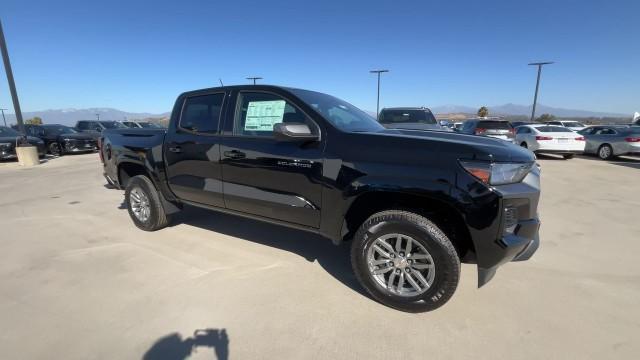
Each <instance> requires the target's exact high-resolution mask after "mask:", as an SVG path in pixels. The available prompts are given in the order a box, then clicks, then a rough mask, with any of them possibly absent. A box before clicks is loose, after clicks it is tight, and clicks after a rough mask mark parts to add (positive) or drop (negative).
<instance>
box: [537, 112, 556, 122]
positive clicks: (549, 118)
mask: <svg viewBox="0 0 640 360" xmlns="http://www.w3.org/2000/svg"><path fill="white" fill-rule="evenodd" d="M555 118H556V117H555V116H553V115H551V114H542V115H540V116H539V117H538V118H537V119H536V121H537V122H540V123H543V122H547V121H553V120H554V119H555Z"/></svg>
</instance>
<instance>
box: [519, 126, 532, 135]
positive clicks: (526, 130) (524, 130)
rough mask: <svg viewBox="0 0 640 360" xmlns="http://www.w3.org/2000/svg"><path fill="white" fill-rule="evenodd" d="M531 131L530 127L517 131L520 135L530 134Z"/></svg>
mask: <svg viewBox="0 0 640 360" xmlns="http://www.w3.org/2000/svg"><path fill="white" fill-rule="evenodd" d="M530 132H531V130H530V129H529V128H528V127H519V128H518V130H517V133H518V134H528V133H530Z"/></svg>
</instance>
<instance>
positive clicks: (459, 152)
mask: <svg viewBox="0 0 640 360" xmlns="http://www.w3.org/2000/svg"><path fill="white" fill-rule="evenodd" d="M360 134H363V135H364V134H366V136H372V137H379V138H382V137H383V138H384V140H382V139H380V140H381V141H380V143H381V144H385V147H386V146H390V147H392V148H393V149H394V150H402V149H404V150H407V151H413V152H414V153H416V152H418V151H420V144H421V143H424V144H425V148H427V149H431V150H433V149H437V151H438V152H440V153H451V154H454V155H456V156H457V157H458V158H459V159H467V160H480V161H497V162H508V161H513V162H529V161H534V160H535V159H536V157H535V155H534V154H533V153H532V152H531V151H529V150H527V149H524V148H522V147H520V146H517V145H514V144H512V143H510V142H508V141H504V140H500V139H495V138H491V137H487V136H477V135H467V134H460V133H457V132H443V131H428V130H407V129H385V130H381V131H378V132H367V133H360ZM371 140H372V141H374V142H375V141H376V140H374V139H371ZM409 140H410V141H409Z"/></svg>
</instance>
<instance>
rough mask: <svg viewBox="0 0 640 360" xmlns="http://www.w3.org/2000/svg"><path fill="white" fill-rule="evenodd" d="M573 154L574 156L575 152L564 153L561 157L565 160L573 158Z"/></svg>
mask: <svg viewBox="0 0 640 360" xmlns="http://www.w3.org/2000/svg"><path fill="white" fill-rule="evenodd" d="M574 156H575V154H564V155H562V157H563V158H564V159H565V160H569V159H573V157H574Z"/></svg>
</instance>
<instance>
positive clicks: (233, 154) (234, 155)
mask: <svg viewBox="0 0 640 360" xmlns="http://www.w3.org/2000/svg"><path fill="white" fill-rule="evenodd" d="M223 154H224V157H226V158H229V159H244V158H245V157H247V154H245V153H243V152H242V151H238V150H231V151H225V152H224V153H223Z"/></svg>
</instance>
